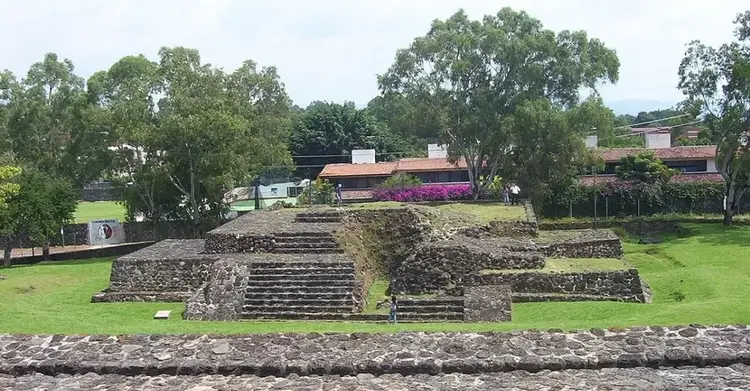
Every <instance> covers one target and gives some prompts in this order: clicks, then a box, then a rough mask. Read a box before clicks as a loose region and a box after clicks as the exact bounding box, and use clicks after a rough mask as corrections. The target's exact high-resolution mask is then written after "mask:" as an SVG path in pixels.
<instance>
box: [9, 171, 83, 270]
mask: <svg viewBox="0 0 750 391" xmlns="http://www.w3.org/2000/svg"><path fill="white" fill-rule="evenodd" d="M18 185H19V191H18V193H17V194H16V195H14V196H13V197H11V198H10V201H9V202H8V207H7V209H5V210H4V211H0V234H1V235H3V236H4V238H3V239H4V240H3V242H4V257H3V264H4V266H10V262H11V250H12V248H13V245H12V243H11V241H10V238H12V237H17V236H19V235H21V234H26V235H28V237H29V239H30V240H31V241H32V243H35V244H37V245H42V246H43V247H44V255H45V256H47V255H49V247H48V243H49V239H50V238H51V237H53V236H55V235H59V232H60V227H62V225H63V224H65V223H67V222H68V221H70V220H71V219H72V218H73V212H75V210H76V206H77V204H78V194H77V193H76V191H75V190H74V189H73V187H72V186H71V184H70V182H69V181H67V180H65V179H58V178H54V177H52V176H50V175H49V174H46V173H44V172H41V171H38V170H35V169H33V168H24V170H23V171H22V172H21V174H20V175H19V176H18Z"/></svg>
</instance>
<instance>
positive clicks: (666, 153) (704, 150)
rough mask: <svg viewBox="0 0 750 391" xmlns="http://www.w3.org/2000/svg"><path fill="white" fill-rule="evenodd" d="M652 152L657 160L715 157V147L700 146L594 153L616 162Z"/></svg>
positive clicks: (609, 150)
mask: <svg viewBox="0 0 750 391" xmlns="http://www.w3.org/2000/svg"><path fill="white" fill-rule="evenodd" d="M649 151H653V152H654V156H656V158H657V159H659V160H690V159H713V158H714V156H715V155H716V146H715V145H701V146H691V147H672V148H656V149H646V148H613V149H597V150H596V153H597V154H598V155H599V156H600V157H601V158H602V159H604V161H605V162H610V163H611V162H616V161H619V160H620V159H622V158H623V157H625V156H629V155H636V154H638V153H639V152H649Z"/></svg>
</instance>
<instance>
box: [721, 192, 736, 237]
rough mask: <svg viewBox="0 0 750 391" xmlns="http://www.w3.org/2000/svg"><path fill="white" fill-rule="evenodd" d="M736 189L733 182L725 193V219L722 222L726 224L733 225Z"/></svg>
mask: <svg viewBox="0 0 750 391" xmlns="http://www.w3.org/2000/svg"><path fill="white" fill-rule="evenodd" d="M735 190H736V187H735V184H734V182H731V183H730V184H729V186H727V191H726V193H725V194H724V221H723V223H722V224H724V225H726V226H730V225H732V217H734V213H733V209H734V208H733V206H734V199H735Z"/></svg>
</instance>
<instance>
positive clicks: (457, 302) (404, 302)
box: [397, 297, 464, 307]
mask: <svg viewBox="0 0 750 391" xmlns="http://www.w3.org/2000/svg"><path fill="white" fill-rule="evenodd" d="M397 298H398V297H397ZM398 304H399V306H402V307H403V306H419V305H428V306H429V305H443V306H451V305H453V306H462V307H463V305H464V299H463V298H461V297H456V298H438V299H411V298H404V299H401V298H398Z"/></svg>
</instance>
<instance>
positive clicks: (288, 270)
mask: <svg viewBox="0 0 750 391" xmlns="http://www.w3.org/2000/svg"><path fill="white" fill-rule="evenodd" d="M250 270H251V272H252V275H268V274H276V275H280V274H288V275H302V274H354V268H353V267H351V266H342V267H338V268H328V267H326V268H315V267H268V268H258V269H250Z"/></svg>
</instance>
